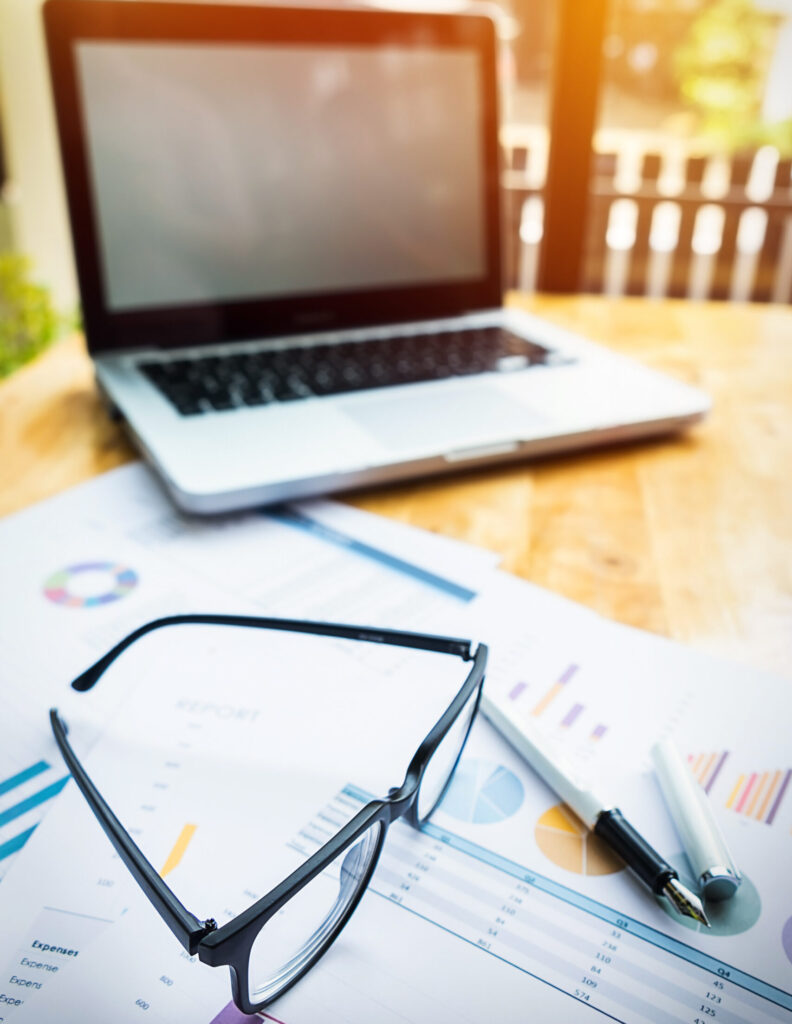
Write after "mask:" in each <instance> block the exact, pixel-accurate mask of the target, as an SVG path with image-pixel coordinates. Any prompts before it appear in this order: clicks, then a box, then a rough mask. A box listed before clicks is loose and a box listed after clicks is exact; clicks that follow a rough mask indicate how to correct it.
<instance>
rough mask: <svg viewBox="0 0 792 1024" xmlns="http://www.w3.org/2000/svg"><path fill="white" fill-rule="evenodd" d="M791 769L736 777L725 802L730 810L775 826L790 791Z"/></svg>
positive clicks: (744, 774)
mask: <svg viewBox="0 0 792 1024" xmlns="http://www.w3.org/2000/svg"><path fill="white" fill-rule="evenodd" d="M790 778H792V768H787V769H786V771H784V770H783V769H777V770H775V771H765V772H744V773H743V774H741V775H739V776H738V777H737V780H736V782H735V783H734V786H733V787H732V790H731V792H730V793H729V797H728V799H727V801H726V807H727V809H728V810H731V811H734V812H735V813H736V814H741V815H743V816H744V817H746V818H752V819H753V820H754V821H761V822H763V823H764V824H765V825H772V824H773V822H774V821H775V819H776V815H777V814H778V811H779V810H780V808H781V804H782V803H783V801H784V797H785V796H786V793H787V789H788V788H789V780H790Z"/></svg>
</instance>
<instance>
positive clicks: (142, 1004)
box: [135, 999, 149, 1010]
mask: <svg viewBox="0 0 792 1024" xmlns="http://www.w3.org/2000/svg"><path fill="white" fill-rule="evenodd" d="M135 1006H139V1007H140V1009H141V1010H148V1008H149V1004H148V1003H147V1002H146V1000H145V999H136V1000H135Z"/></svg>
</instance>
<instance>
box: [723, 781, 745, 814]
mask: <svg viewBox="0 0 792 1024" xmlns="http://www.w3.org/2000/svg"><path fill="white" fill-rule="evenodd" d="M744 782H745V776H744V775H741V776H740V777H739V779H737V782H736V783H735V786H734V789H733V790H732V791H731V796H730V797H729V799H728V800H727V801H726V806H727V807H731V805H732V804H733V803H734V801H735V800H736V799H737V794H738V793H739V792H740V790H741V789H742V784H743V783H744Z"/></svg>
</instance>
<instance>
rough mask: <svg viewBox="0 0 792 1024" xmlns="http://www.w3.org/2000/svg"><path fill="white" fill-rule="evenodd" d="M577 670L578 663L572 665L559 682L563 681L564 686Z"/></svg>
mask: <svg viewBox="0 0 792 1024" xmlns="http://www.w3.org/2000/svg"><path fill="white" fill-rule="evenodd" d="M577 670H578V666H577V665H570V666H569V668H568V669H567V670H566V672H564V673H563V675H562V676H561V677H560V678H559V680H558V681H559V683H561V685H562V686H563V685H564V683H568V682H569V680H570V679H571V678H572V676H573V675H574V674H575V673H576V672H577Z"/></svg>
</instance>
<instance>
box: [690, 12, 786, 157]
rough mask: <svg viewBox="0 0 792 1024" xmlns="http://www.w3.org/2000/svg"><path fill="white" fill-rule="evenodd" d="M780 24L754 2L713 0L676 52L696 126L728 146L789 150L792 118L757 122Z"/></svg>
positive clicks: (774, 16) (692, 25)
mask: <svg viewBox="0 0 792 1024" xmlns="http://www.w3.org/2000/svg"><path fill="white" fill-rule="evenodd" d="M778 24H779V18H778V16H777V15H773V14H769V13H767V12H765V11H760V10H757V8H756V6H755V5H754V3H753V0H712V2H711V3H709V4H708V5H707V6H706V7H705V8H704V9H703V10H702V12H701V13H700V14H699V16H698V17H697V18H696V19H695V20H694V21H693V23H692V24H691V26H690V28H689V30H688V32H687V34H686V36H685V38H684V40H683V41H682V43H681V44H680V46H679V47H678V49H677V51H676V53H675V55H674V70H675V73H676V78H677V82H678V84H679V90H680V93H681V96H682V98H683V99H684V100H685V101H686V102H687V103H688V105H689V106H690V107H692V109H693V110H694V111H696V112H697V114H698V115H699V120H700V130H701V131H702V132H703V133H705V134H708V135H711V136H715V137H716V138H717V140H718V141H719V142H720V143H721V144H722V145H725V146H726V147H728V148H730V149H741V148H749V147H751V148H752V147H756V146H760V145H763V144H765V143H771V144H772V145H775V146H777V147H778V148H779V149H780V150H781V151H782V152H783V151H787V152H788V151H789V150H790V149H791V148H792V121H785V122H782V123H780V124H776V125H769V124H765V123H762V121H761V107H762V99H763V95H764V86H765V79H766V76H767V69H768V66H769V64H770V59H771V57H772V53H773V46H774V43H775V40H776V33H777V28H778Z"/></svg>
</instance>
